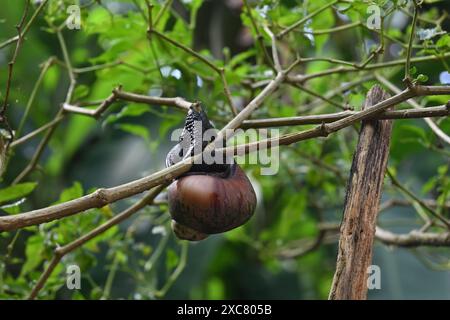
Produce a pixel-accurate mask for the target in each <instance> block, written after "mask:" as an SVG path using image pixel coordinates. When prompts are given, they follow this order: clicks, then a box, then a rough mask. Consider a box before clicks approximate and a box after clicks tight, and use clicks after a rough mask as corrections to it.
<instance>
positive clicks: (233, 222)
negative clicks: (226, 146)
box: [166, 105, 256, 241]
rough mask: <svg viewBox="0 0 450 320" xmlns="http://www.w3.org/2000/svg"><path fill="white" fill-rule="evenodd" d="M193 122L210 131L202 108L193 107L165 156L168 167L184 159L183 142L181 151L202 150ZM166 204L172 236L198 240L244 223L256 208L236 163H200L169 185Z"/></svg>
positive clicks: (248, 185) (244, 178)
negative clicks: (173, 145)
mask: <svg viewBox="0 0 450 320" xmlns="http://www.w3.org/2000/svg"><path fill="white" fill-rule="evenodd" d="M194 122H198V123H201V124H202V126H201V130H202V133H203V132H204V131H205V130H207V129H210V128H213V126H212V125H211V123H210V122H209V120H208V118H207V116H206V113H205V112H204V111H203V109H201V108H200V109H199V108H198V105H196V107H195V108H194V107H192V108H191V109H190V110H189V112H188V115H187V117H186V123H185V127H184V130H183V133H182V134H181V137H180V142H179V143H178V144H177V145H176V146H175V147H173V148H172V150H171V151H170V152H169V154H168V155H167V158H166V165H167V166H171V165H173V164H175V163H177V162H178V161H180V160H181V158H182V157H183V156H184V155H183V147H181V145H182V144H183V143H184V150H188V149H189V146H194V145H195V144H196V143H202V149H203V148H204V147H205V146H206V144H205V143H204V142H202V141H198V138H197V139H196V138H195V137H198V135H196V134H195V133H198V132H195V130H198V129H196V128H198V127H196V126H194ZM187 141H189V143H186V142H187ZM190 150H192V148H191V149H190ZM191 155H192V154H191ZM168 202H169V212H170V215H171V217H172V219H173V220H172V229H173V231H174V233H175V235H176V236H177V237H178V238H180V239H184V240H190V241H199V240H202V239H205V238H206V237H207V236H208V235H210V234H215V233H221V232H226V231H229V230H231V229H234V228H237V227H239V226H241V225H243V224H244V223H245V222H247V221H248V220H249V219H250V218H251V216H252V215H253V212H254V210H255V208H256V194H255V191H254V190H253V187H252V185H251V183H250V181H249V179H248V178H247V176H246V175H245V173H244V171H243V170H242V169H241V168H240V167H239V166H238V165H237V164H235V163H232V164H209V165H208V164H199V165H194V166H193V168H192V169H191V170H190V171H189V172H187V173H186V174H184V175H182V176H181V177H179V178H178V179H176V180H175V181H174V182H173V183H172V184H171V185H170V186H169V188H168Z"/></svg>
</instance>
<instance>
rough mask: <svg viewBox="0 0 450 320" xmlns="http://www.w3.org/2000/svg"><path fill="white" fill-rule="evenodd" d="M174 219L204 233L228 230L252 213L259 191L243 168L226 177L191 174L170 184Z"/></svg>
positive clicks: (170, 208) (170, 209)
mask: <svg viewBox="0 0 450 320" xmlns="http://www.w3.org/2000/svg"><path fill="white" fill-rule="evenodd" d="M168 196H169V211H170V214H171V216H172V219H173V220H175V221H176V222H177V223H179V224H181V225H184V226H187V227H189V228H191V229H194V230H195V231H198V232H200V233H205V234H213V233H220V232H225V231H228V230H231V229H234V228H237V227H239V226H241V225H242V224H244V223H245V222H246V221H247V220H248V219H250V217H251V216H252V215H253V212H254V210H255V207H256V194H255V191H254V190H253V187H252V185H251V183H250V181H249V180H248V178H247V176H246V175H245V173H244V171H243V170H242V169H241V168H240V167H239V166H238V165H236V170H235V171H234V172H233V174H231V175H230V176H229V177H227V178H222V177H219V176H214V175H188V176H185V177H182V178H180V179H178V180H176V181H175V182H173V183H172V184H171V185H170V186H169V191H168Z"/></svg>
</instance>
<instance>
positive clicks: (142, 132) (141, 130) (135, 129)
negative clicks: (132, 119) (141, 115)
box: [118, 123, 150, 143]
mask: <svg viewBox="0 0 450 320" xmlns="http://www.w3.org/2000/svg"><path fill="white" fill-rule="evenodd" d="M118 127H119V129H120V130H123V131H125V132H128V133H131V134H133V135H135V136H138V137H141V138H142V139H144V140H145V141H146V142H147V143H150V133H149V131H148V129H147V128H146V127H144V126H140V125H137V124H129V123H123V124H120V125H118Z"/></svg>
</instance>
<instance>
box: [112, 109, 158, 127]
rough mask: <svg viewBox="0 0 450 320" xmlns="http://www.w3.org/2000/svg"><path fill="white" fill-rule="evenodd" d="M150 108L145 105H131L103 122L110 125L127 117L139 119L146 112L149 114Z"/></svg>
mask: <svg viewBox="0 0 450 320" xmlns="http://www.w3.org/2000/svg"><path fill="white" fill-rule="evenodd" d="M149 110H150V106H148V105H145V104H129V105H127V106H125V107H123V108H122V110H120V112H118V113H116V114H111V115H109V116H108V117H107V118H106V120H105V121H104V122H103V125H108V124H112V123H115V122H117V121H118V120H120V119H122V118H125V117H138V116H140V115H142V114H144V113H146V112H149Z"/></svg>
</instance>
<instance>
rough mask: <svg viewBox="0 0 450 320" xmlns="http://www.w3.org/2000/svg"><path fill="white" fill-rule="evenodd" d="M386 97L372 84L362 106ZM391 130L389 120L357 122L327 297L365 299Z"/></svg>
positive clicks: (385, 94) (365, 106) (368, 105)
mask: <svg viewBox="0 0 450 320" xmlns="http://www.w3.org/2000/svg"><path fill="white" fill-rule="evenodd" d="M387 98H389V95H388V94H387V93H386V92H384V91H383V89H381V88H380V87H379V86H374V87H372V89H371V90H370V91H369V92H368V94H367V97H366V102H365V105H364V109H368V108H370V107H371V106H373V105H375V104H377V103H379V102H380V101H383V100H386V99H387ZM391 131H392V121H391V120H368V121H364V122H363V123H362V125H361V131H360V134H359V141H358V145H357V148H356V152H355V154H354V156H353V163H352V168H351V171H350V178H349V181H348V186H347V194H346V198H345V205H344V215H343V220H342V223H341V228H340V232H341V235H340V240H339V248H338V257H337V265H336V272H335V274H334V279H333V284H332V287H331V291H330V296H329V299H331V300H341V299H358V300H360V299H366V298H367V276H368V275H367V268H368V267H369V265H370V264H371V262H372V246H373V241H374V237H375V228H376V220H377V214H378V209H379V204H380V198H381V191H382V186H383V180H384V175H385V172H386V166H387V160H388V157H389V146H390V137H391Z"/></svg>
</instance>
